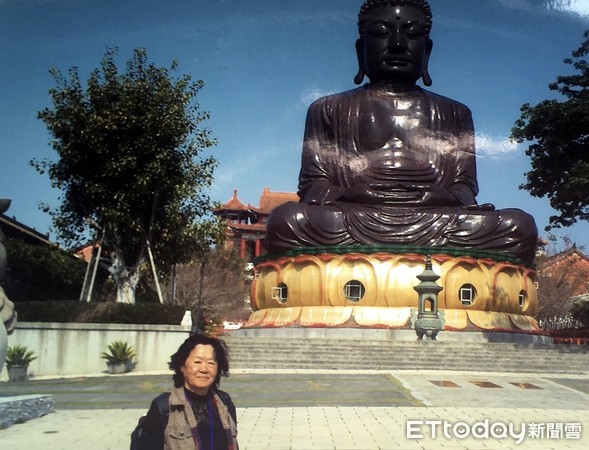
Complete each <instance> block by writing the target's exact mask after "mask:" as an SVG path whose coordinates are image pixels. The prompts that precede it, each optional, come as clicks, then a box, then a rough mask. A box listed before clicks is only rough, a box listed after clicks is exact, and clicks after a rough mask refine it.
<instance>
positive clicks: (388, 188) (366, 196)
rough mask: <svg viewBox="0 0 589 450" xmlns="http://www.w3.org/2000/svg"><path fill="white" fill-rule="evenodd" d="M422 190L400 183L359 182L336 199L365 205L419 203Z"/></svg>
mask: <svg viewBox="0 0 589 450" xmlns="http://www.w3.org/2000/svg"><path fill="white" fill-rule="evenodd" d="M422 196H423V190H422V189H419V188H415V187H408V186H403V185H400V184H384V183H361V184H357V185H356V186H352V187H350V188H347V189H346V190H345V191H344V193H343V194H342V195H341V197H340V198H339V199H338V200H340V201H344V202H350V203H360V204H365V205H379V204H403V203H407V202H410V203H416V202H417V203H419V199H420V198H421V197H422Z"/></svg>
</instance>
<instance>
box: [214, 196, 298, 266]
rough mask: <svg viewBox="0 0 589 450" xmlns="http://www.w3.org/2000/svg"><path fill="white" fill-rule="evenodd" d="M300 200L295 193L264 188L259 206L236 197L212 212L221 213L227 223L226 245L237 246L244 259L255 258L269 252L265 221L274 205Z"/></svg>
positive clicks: (218, 214) (219, 214)
mask: <svg viewBox="0 0 589 450" xmlns="http://www.w3.org/2000/svg"><path fill="white" fill-rule="evenodd" d="M290 201H294V202H298V201H299V196H298V195H297V194H296V193H294V192H272V191H270V188H268V187H265V188H264V190H263V191H262V195H261V196H260V201H259V205H258V206H257V207H255V206H252V205H251V204H249V203H248V204H247V205H245V204H244V203H242V202H241V201H240V200H239V198H238V196H237V189H235V190H234V191H233V197H232V198H231V199H230V200H229V201H228V202H226V203H224V204H222V205H221V206H220V207H219V208H218V209H216V210H215V211H213V214H215V215H217V216H221V217H222V218H224V219H225V223H226V236H227V240H226V241H225V246H226V247H236V246H237V247H238V248H239V254H240V256H241V257H242V258H254V257H257V256H260V255H265V254H266V253H267V248H266V221H267V220H268V216H269V215H270V213H271V212H272V210H273V209H274V208H276V207H277V206H279V205H282V204H283V203H286V202H290Z"/></svg>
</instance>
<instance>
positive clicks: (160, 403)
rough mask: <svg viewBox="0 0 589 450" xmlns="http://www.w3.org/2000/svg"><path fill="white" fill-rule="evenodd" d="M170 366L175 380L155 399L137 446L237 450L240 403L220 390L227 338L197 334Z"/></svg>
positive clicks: (141, 426)
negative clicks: (166, 390) (223, 339)
mask: <svg viewBox="0 0 589 450" xmlns="http://www.w3.org/2000/svg"><path fill="white" fill-rule="evenodd" d="M169 366H170V369H171V370H173V371H174V376H173V379H174V386H173V387H172V389H171V391H170V392H166V393H164V394H161V395H159V396H158V397H156V398H155V399H154V400H153V402H152V403H151V407H150V408H149V411H148V412H147V415H146V416H145V417H144V419H142V420H141V421H140V424H139V426H138V429H137V430H136V432H135V433H134V435H136V436H134V437H132V442H131V448H138V449H142V450H147V449H158V450H161V449H166V450H167V449H170V450H175V449H181V450H184V449H191V450H193V449H197V450H209V449H211V450H237V449H238V444H237V416H236V412H235V405H234V404H233V401H232V400H231V397H230V396H229V394H227V393H226V392H223V391H221V390H219V383H220V380H221V376H228V375H229V361H228V351H227V346H226V345H225V343H224V342H223V341H222V340H220V339H217V338H212V337H208V336H205V335H202V334H195V335H192V336H190V337H189V338H188V339H186V340H185V341H184V343H183V344H182V345H181V346H180V347H179V348H178V351H177V352H176V353H174V354H173V355H172V357H171V361H170V363H169ZM134 441H136V442H134Z"/></svg>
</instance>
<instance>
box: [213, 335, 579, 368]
mask: <svg viewBox="0 0 589 450" xmlns="http://www.w3.org/2000/svg"><path fill="white" fill-rule="evenodd" d="M224 339H225V341H226V342H227V344H228V345H229V348H230V357H231V364H232V367H233V368H243V369H247V368H251V369H262V368H265V369H337V370H345V369H355V368H359V367H361V368H363V369H366V368H368V369H374V370H421V369H443V370H466V371H496V372H528V373H530V372H547V373H588V371H589V348H584V347H582V346H576V347H575V346H546V345H539V344H513V343H472V342H465V343H460V342H436V341H407V342H405V341H385V340H374V341H369V340H345V341H341V340H336V339H334V340H330V339H324V338H322V339H295V338H282V339H271V338H259V337H233V336H225V337H224Z"/></svg>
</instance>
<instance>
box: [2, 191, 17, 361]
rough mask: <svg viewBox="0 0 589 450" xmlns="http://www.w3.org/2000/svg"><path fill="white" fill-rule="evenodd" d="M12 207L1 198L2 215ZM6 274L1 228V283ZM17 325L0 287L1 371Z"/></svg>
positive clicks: (12, 311)
mask: <svg viewBox="0 0 589 450" xmlns="http://www.w3.org/2000/svg"><path fill="white" fill-rule="evenodd" d="M9 206H10V200H7V199H3V198H0V213H4V212H5V211H6V210H7V209H8V207H9ZM5 272H6V249H5V248H4V234H3V233H2V229H1V228H0V281H2V279H3V278H4V273H5ZM15 325H16V311H15V310H14V304H13V303H12V302H11V301H10V300H8V297H6V294H5V293H4V289H2V287H0V371H1V370H2V367H3V366H4V358H5V356H6V349H7V345H8V339H7V337H8V334H11V333H12V331H13V330H14V327H15Z"/></svg>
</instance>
